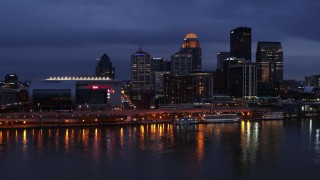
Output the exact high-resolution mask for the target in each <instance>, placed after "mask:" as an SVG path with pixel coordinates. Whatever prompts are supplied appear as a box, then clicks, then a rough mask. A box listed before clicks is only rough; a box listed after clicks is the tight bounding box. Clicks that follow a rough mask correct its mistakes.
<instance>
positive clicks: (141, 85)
mask: <svg viewBox="0 0 320 180" xmlns="http://www.w3.org/2000/svg"><path fill="white" fill-rule="evenodd" d="M131 84H132V86H131V88H132V92H131V98H132V99H131V100H132V101H133V103H134V104H135V105H136V106H137V107H138V108H147V107H149V105H150V98H151V96H150V95H151V56H150V54H149V53H147V52H145V51H143V50H142V49H141V48H140V49H139V50H138V51H136V52H135V53H133V54H132V55H131Z"/></svg>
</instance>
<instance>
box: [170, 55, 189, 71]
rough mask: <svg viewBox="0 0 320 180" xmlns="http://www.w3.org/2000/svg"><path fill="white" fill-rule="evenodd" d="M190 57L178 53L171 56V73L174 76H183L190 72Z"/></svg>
mask: <svg viewBox="0 0 320 180" xmlns="http://www.w3.org/2000/svg"><path fill="white" fill-rule="evenodd" d="M192 57H193V55H192V54H190V53H188V52H183V51H179V52H177V53H175V54H174V55H172V56H171V73H172V75H175V76H184V75H187V74H188V73H189V72H191V71H192V61H193V60H192Z"/></svg>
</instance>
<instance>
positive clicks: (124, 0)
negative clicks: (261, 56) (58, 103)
mask: <svg viewBox="0 0 320 180" xmlns="http://www.w3.org/2000/svg"><path fill="white" fill-rule="evenodd" d="M319 7H320V2H319V1H317V0H306V1H301V0H290V1H289V0H283V1H278V0H269V1H256V0H244V1H236V0H202V1H191V0H175V1H171V0H161V1H160V0H157V1H150V0H135V1H129V0H117V1H106V0H68V1H66V0H29V1H25V0H2V1H1V4H0V27H1V28H0V59H1V63H2V64H1V67H0V75H1V74H5V73H7V72H10V73H11V72H15V73H18V74H21V75H20V77H21V78H23V79H36V78H41V77H47V76H51V75H55V74H56V75H80V74H88V73H94V65H95V59H96V58H98V57H100V56H101V54H102V53H103V52H107V53H108V54H109V56H110V57H111V59H112V61H113V64H114V65H115V67H116V75H117V77H118V78H120V79H129V78H130V77H129V74H130V73H129V72H130V67H129V62H130V54H131V53H132V52H134V51H135V50H136V49H138V47H139V46H140V45H141V46H142V47H143V48H144V49H145V50H146V51H148V52H150V53H151V54H152V55H153V56H157V57H164V58H166V59H169V58H170V55H171V54H173V53H174V52H176V51H177V50H178V49H179V47H180V44H181V42H182V39H183V37H184V35H185V34H186V33H187V32H189V31H193V32H195V33H197V35H198V36H199V39H200V42H201V46H202V48H203V65H204V69H206V70H214V68H215V63H216V52H217V51H228V49H229V45H228V43H229V31H230V30H231V29H233V28H236V27H238V26H249V27H252V32H253V43H252V47H253V54H254V52H255V47H256V43H257V41H280V42H282V46H283V49H284V53H285V59H284V61H285V73H286V74H287V75H285V77H289V76H290V77H297V78H300V79H302V78H303V76H304V73H305V72H315V73H317V72H316V71H314V70H312V68H313V67H314V66H312V65H311V64H312V62H313V61H315V60H316V59H319V58H320V53H318V52H317V50H316V49H319V47H320V35H319V33H318V32H319V31H320V26H319V25H318V23H317V22H316V21H315V19H316V17H319V15H320V13H319V11H318V9H319ZM310 46H312V48H311V47H310ZM310 49H313V50H315V51H316V52H313V51H310ZM297 51H299V54H297V53H296V52H297ZM310 54H312V56H310ZM253 57H254V56H253ZM301 58H303V59H305V62H308V63H310V64H305V65H304V66H303V67H304V68H305V69H304V70H303V71H300V70H299V68H295V67H296V65H297V64H296V63H299V62H300V61H299V59H301ZM123 64H127V66H124V65H123ZM308 68H310V71H308ZM294 74H297V75H294ZM0 78H1V77H0Z"/></svg>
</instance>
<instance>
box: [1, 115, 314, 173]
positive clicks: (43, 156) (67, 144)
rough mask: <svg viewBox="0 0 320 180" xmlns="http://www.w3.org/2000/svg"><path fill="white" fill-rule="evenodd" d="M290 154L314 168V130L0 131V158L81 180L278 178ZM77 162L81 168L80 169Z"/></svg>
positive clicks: (305, 126) (303, 126) (299, 125)
mask: <svg viewBox="0 0 320 180" xmlns="http://www.w3.org/2000/svg"><path fill="white" fill-rule="evenodd" d="M297 132H300V134H299V133H297ZM295 138H296V139H295ZM292 139H293V140H292ZM297 140H299V141H304V140H305V144H303V143H300V142H298V143H297V144H298V145H300V144H302V145H301V147H304V146H303V145H306V147H309V149H307V150H308V151H306V152H305V151H303V152H299V151H297V152H295V151H296V150H297V149H298V148H297V149H293V148H292V146H291V144H292V142H291V141H297ZM288 152H295V155H296V154H299V153H305V154H308V155H309V156H310V157H311V158H312V162H313V164H314V165H320V127H319V123H317V122H316V121H314V120H306V121H304V122H302V121H299V122H296V121H288V122H287V123H286V124H284V123H283V121H262V122H249V121H242V122H241V123H239V124H209V125H171V124H152V125H136V126H112V127H92V128H60V129H21V130H5V131H1V130H0V157H5V156H6V157H11V158H12V159H17V162H20V161H24V164H27V165H28V163H31V161H28V160H32V159H34V158H36V159H40V161H41V162H42V163H44V162H46V161H51V162H56V161H55V159H54V158H53V157H55V158H56V159H57V161H58V160H59V161H58V162H59V165H61V166H62V167H64V168H66V169H68V168H70V165H71V164H72V165H73V166H75V167H77V172H78V173H79V174H81V173H85V172H86V171H85V169H86V168H88V167H90V165H93V167H94V168H98V169H99V168H100V169H99V170H100V171H99V172H108V173H109V174H110V173H113V172H116V171H117V172H118V173H119V170H118V169H117V167H121V169H126V170H127V171H128V172H127V173H128V174H130V172H131V169H132V174H134V173H137V172H140V171H141V172H142V170H141V169H144V170H143V171H144V172H145V173H154V174H161V173H163V170H166V172H168V173H166V174H169V173H171V174H172V173H173V174H174V173H176V174H179V175H181V176H185V178H187V177H189V176H190V177H193V178H194V179H201V178H203V177H202V176H201V174H203V173H207V175H208V176H207V177H211V176H210V175H212V174H213V173H214V174H215V175H216V176H219V174H220V175H221V174H223V175H226V177H229V178H231V179H255V178H256V177H257V176H259V174H263V172H267V171H268V170H270V169H271V170H273V169H278V170H279V172H280V170H281V168H282V167H283V166H284V165H286V166H290V165H291V164H288V163H287V162H286V161H284V159H286V160H287V159H289V160H291V159H290V158H284V156H286V155H287V153H288ZM8 161H9V160H8ZM60 161H61V162H62V163H61V162H60ZM82 161H83V162H85V163H83V164H85V165H81V164H82V163H81V162H82ZM64 163H65V164H66V165H64ZM68 163H69V164H68ZM29 165H30V164H29ZM17 166H18V167H19V163H18V165H17ZM31 166H32V165H31ZM266 168H269V169H266ZM79 169H80V171H81V172H79ZM89 169H90V168H89ZM179 169H180V170H181V169H184V170H183V171H182V172H184V174H183V173H182V172H180V171H177V170H179ZM42 170H43V169H42ZM43 171H45V170H43ZM82 171H83V172H82ZM91 172H92V171H91ZM191 172H192V173H191ZM120 174H121V173H120ZM132 174H131V175H132ZM192 174H193V175H192ZM194 174H198V175H197V176H194ZM266 177H268V174H267V175H266ZM118 178H119V177H118ZM114 179H117V178H115V177H114Z"/></svg>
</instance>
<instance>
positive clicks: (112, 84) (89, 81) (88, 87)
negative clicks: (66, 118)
mask: <svg viewBox="0 0 320 180" xmlns="http://www.w3.org/2000/svg"><path fill="white" fill-rule="evenodd" d="M121 85H122V83H121V81H115V80H111V79H106V78H101V77H50V78H48V79H45V80H39V81H32V82H31V84H30V87H29V98H30V104H31V106H32V108H33V109H35V110H72V109H91V110H94V109H97V110H98V109H99V108H109V107H120V106H121Z"/></svg>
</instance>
